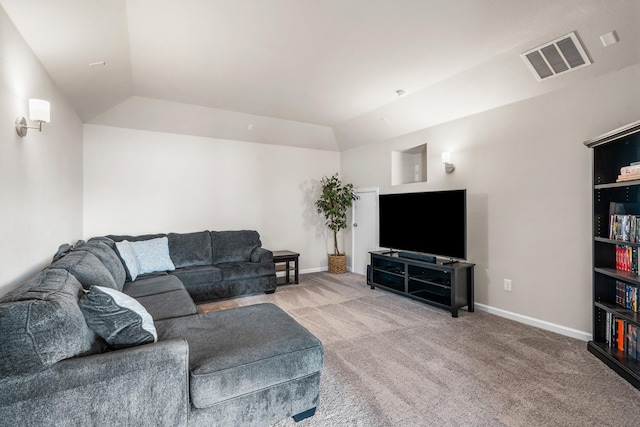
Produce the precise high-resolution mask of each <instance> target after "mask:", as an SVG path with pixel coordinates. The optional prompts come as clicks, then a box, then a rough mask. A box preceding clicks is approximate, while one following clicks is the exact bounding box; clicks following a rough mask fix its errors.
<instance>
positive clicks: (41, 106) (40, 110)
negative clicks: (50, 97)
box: [16, 99, 51, 137]
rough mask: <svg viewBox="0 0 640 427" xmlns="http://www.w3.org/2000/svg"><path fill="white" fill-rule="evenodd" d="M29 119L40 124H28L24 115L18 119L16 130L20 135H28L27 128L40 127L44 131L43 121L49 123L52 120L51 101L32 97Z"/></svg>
mask: <svg viewBox="0 0 640 427" xmlns="http://www.w3.org/2000/svg"><path fill="white" fill-rule="evenodd" d="M29 120H31V121H32V122H36V123H38V126H27V120H26V119H25V118H24V117H18V118H17V119H16V131H17V132H18V135H20V137H25V136H26V135H27V129H38V130H39V131H40V132H42V122H45V123H49V122H50V121H51V104H49V101H44V100H42V99H30V100H29Z"/></svg>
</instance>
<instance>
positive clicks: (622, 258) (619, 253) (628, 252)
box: [616, 245, 638, 274]
mask: <svg viewBox="0 0 640 427" xmlns="http://www.w3.org/2000/svg"><path fill="white" fill-rule="evenodd" d="M616 270H621V271H628V272H630V273H633V274H638V248H637V247H636V246H630V245H616Z"/></svg>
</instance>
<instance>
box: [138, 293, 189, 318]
mask: <svg viewBox="0 0 640 427" xmlns="http://www.w3.org/2000/svg"><path fill="white" fill-rule="evenodd" d="M136 300H138V302H139V303H140V304H142V306H143V307H144V308H145V309H146V310H147V312H149V314H150V315H151V317H153V320H162V319H171V318H173V317H181V316H191V315H192V314H196V313H197V312H198V308H197V307H196V305H195V303H194V302H193V299H191V296H190V295H189V293H188V292H187V291H186V290H184V289H176V290H175V291H169V292H164V293H162V294H155V295H146V296H142V297H138V298H136Z"/></svg>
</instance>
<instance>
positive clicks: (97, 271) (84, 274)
mask: <svg viewBox="0 0 640 427" xmlns="http://www.w3.org/2000/svg"><path fill="white" fill-rule="evenodd" d="M50 268H60V269H62V270H67V271H68V272H69V273H71V274H73V275H74V276H75V277H76V279H78V281H79V282H80V283H81V284H82V286H83V287H84V288H85V289H89V288H90V287H91V286H107V287H109V288H113V289H117V288H118V286H117V285H116V282H115V280H114V279H113V275H112V274H111V272H110V271H109V270H108V269H107V267H105V266H104V264H102V262H100V260H99V259H98V258H97V257H96V256H95V255H94V254H92V253H90V252H87V251H71V252H70V253H68V254H67V255H65V256H64V257H62V258H60V259H59V260H58V261H56V262H54V263H53V264H51V266H50Z"/></svg>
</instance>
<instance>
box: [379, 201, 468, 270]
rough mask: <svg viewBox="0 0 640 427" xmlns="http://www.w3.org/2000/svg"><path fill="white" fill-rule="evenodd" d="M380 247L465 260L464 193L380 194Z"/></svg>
mask: <svg viewBox="0 0 640 427" xmlns="http://www.w3.org/2000/svg"><path fill="white" fill-rule="evenodd" d="M379 202H380V203H379V204H378V205H379V209H380V212H379V214H380V217H379V221H380V223H379V224H380V247H382V248H389V249H394V250H405V251H413V252H420V253H424V254H429V255H435V256H441V257H447V258H457V259H465V258H466V255H467V191H466V190H449V191H429V192H423V193H403V194H381V195H380V201H379Z"/></svg>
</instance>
